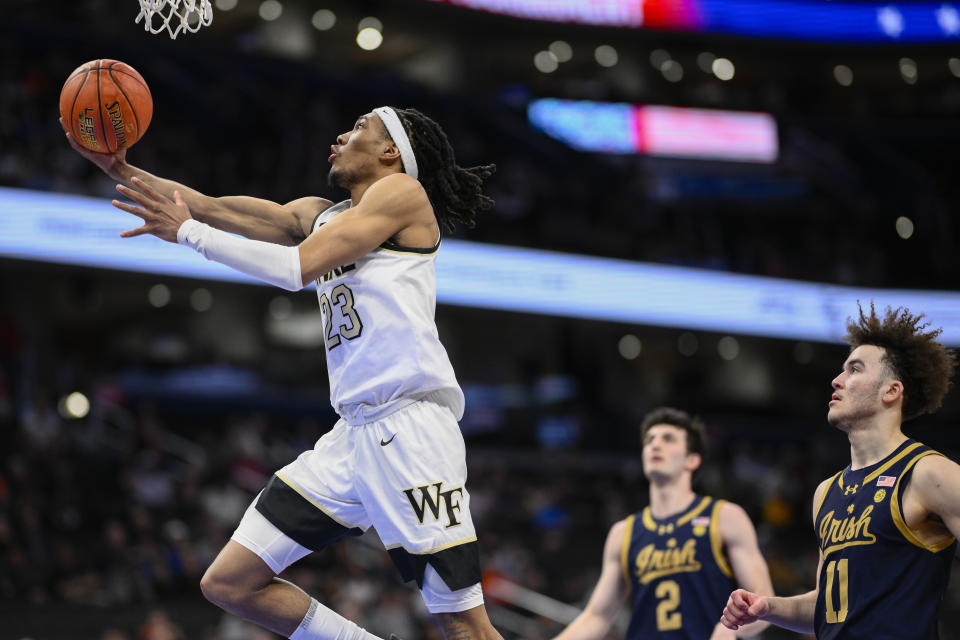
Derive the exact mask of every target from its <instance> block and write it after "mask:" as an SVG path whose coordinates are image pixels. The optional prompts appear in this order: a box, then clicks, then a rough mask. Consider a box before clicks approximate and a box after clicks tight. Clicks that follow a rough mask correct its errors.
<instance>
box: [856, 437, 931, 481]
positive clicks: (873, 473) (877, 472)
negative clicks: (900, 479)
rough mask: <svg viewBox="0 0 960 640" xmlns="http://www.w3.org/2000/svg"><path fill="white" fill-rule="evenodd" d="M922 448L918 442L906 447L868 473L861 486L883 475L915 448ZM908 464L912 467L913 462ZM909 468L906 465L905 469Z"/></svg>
mask: <svg viewBox="0 0 960 640" xmlns="http://www.w3.org/2000/svg"><path fill="white" fill-rule="evenodd" d="M922 446H923V444H922V443H920V442H914V443H913V444H912V445H910V446H909V447H907V448H906V449H904V450H903V451H901V452H900V453H898V454H897V455H895V456H894V457H893V458H892V459H891V460H888V461H887V462H886V463H885V464H884V465H883V466H882V467H880V468H879V469H876V470H874V471H871V472H870V475H868V476H867V477H866V478H864V479H863V486H867V484H868V483H869V482H870V481H871V480H873V479H874V478H876V477H877V476H879V475H880V474H881V473H883V472H884V471H886V470H887V469H889V468H890V467H892V466H893V465H894V464H896V463H897V462H898V461H899V460H900V459H902V458H903V457H904V456H906V455H907V454H909V453H910V452H911V451H913V450H914V449H916V448H917V447H922ZM931 453H934V452H931ZM918 459H919V458H918ZM910 464H911V465H912V464H913V462H911V463H910ZM909 468H910V466H909V465H908V466H907V469H909ZM905 471H906V469H904V472H905ZM900 475H903V474H902V473H901V474H900Z"/></svg>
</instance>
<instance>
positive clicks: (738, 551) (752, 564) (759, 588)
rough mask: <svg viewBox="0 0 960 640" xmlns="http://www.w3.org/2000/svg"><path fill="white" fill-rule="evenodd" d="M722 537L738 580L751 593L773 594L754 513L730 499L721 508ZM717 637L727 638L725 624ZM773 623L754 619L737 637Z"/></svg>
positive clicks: (715, 634)
mask: <svg viewBox="0 0 960 640" xmlns="http://www.w3.org/2000/svg"><path fill="white" fill-rule="evenodd" d="M718 519H719V523H718V524H719V526H720V536H721V538H722V540H723V546H724V548H725V549H726V552H727V558H728V559H729V560H730V567H731V569H732V570H733V576H734V579H735V580H736V581H737V584H738V585H739V586H740V587H741V588H742V589H744V590H745V591H747V592H749V593H753V594H755V595H758V596H772V595H773V583H772V582H771V581H770V571H769V570H768V569H767V562H766V560H764V559H763V554H761V553H760V547H759V545H758V544H757V532H756V530H755V529H754V527H753V523H752V522H751V521H750V516H748V515H747V512H746V511H744V510H743V508H742V507H740V506H739V505H736V504H733V503H732V502H726V503H724V504H723V505H722V506H721V507H720V513H719V516H718ZM717 626H718V628H717V629H716V632H715V633H714V637H715V638H720V637H723V630H722V628H721V627H722V625H721V624H718V625H717ZM767 626H769V623H768V622H766V621H763V620H758V621H756V622H753V623H751V624H749V625H747V626H746V627H741V628H740V629H738V630H737V634H736V635H737V637H749V636H752V635H755V634H757V633H760V632H761V631H763V630H764V629H765V628H766V627H767Z"/></svg>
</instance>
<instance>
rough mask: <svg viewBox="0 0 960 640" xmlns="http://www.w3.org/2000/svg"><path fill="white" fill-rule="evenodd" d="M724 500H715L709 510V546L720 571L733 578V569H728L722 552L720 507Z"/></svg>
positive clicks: (728, 565)
mask: <svg viewBox="0 0 960 640" xmlns="http://www.w3.org/2000/svg"><path fill="white" fill-rule="evenodd" d="M724 502H726V501H725V500H717V501H716V503H715V504H714V505H713V510H712V511H711V512H710V548H711V549H712V550H713V559H714V560H715V561H716V563H717V566H718V567H720V571H722V572H723V573H724V575H726V576H727V577H728V578H733V571H732V570H731V569H730V563H728V562H727V557H726V556H725V555H724V553H723V538H722V536H721V535H720V508H721V507H722V506H723V503H724Z"/></svg>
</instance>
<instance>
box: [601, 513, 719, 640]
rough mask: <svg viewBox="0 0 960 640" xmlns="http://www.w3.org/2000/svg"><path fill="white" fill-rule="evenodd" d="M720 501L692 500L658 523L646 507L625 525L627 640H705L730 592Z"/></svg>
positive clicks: (621, 556)
mask: <svg viewBox="0 0 960 640" xmlns="http://www.w3.org/2000/svg"><path fill="white" fill-rule="evenodd" d="M722 504H723V501H722V500H714V499H713V498H711V497H709V496H696V497H695V498H694V500H693V502H692V503H691V504H690V505H689V506H688V507H687V508H686V509H685V510H683V511H681V512H680V513H679V514H677V515H674V516H671V517H669V518H665V519H663V520H657V519H656V518H654V517H653V515H652V514H651V513H650V507H647V508H646V509H644V510H643V511H641V512H639V513H635V514H633V515H632V516H630V517H629V518H627V521H626V525H627V528H626V531H625V532H624V536H623V547H622V551H621V553H620V563H621V566H622V567H623V572H624V578H625V579H626V580H627V583H628V584H629V585H630V601H631V605H632V608H631V615H630V626H629V628H628V629H627V640H649V639H650V638H662V639H664V640H666V639H675V640H681V639H683V640H706V639H707V638H709V637H710V634H711V633H713V629H714V627H716V626H717V622H719V620H720V614H721V613H722V612H723V607H724V605H725V604H726V603H727V598H728V597H729V596H730V592H731V591H732V590H733V589H734V582H733V572H732V571H731V570H730V565H729V563H728V562H727V559H726V556H725V555H724V552H723V541H722V539H721V536H720V527H719V523H718V522H717V518H718V516H719V513H720V506H721V505H722Z"/></svg>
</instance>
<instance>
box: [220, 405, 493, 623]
mask: <svg viewBox="0 0 960 640" xmlns="http://www.w3.org/2000/svg"><path fill="white" fill-rule="evenodd" d="M466 479H467V466H466V457H465V450H464V444H463V436H462V435H461V433H460V427H459V425H458V424H457V421H456V418H455V417H454V415H453V413H452V412H451V410H450V409H448V408H447V407H445V406H443V405H442V404H438V403H437V402H434V398H432V397H431V396H429V395H428V396H427V397H426V398H424V399H423V400H420V401H418V402H415V403H413V404H410V405H407V406H406V407H404V408H402V409H400V410H398V411H396V412H394V413H391V414H390V415H388V416H386V417H384V418H381V419H380V420H377V421H376V422H371V423H369V424H365V425H350V424H348V423H347V422H346V421H344V420H340V421H338V422H337V424H336V425H335V426H334V428H333V429H332V430H331V431H330V432H329V433H327V434H325V435H324V436H323V437H321V438H320V439H319V440H318V441H317V443H316V445H315V446H314V448H313V449H311V450H309V451H305V452H303V453H302V454H300V456H299V457H298V458H297V459H296V460H294V461H293V462H292V463H290V464H288V465H287V466H285V467H284V468H283V469H281V470H280V471H278V472H277V473H276V474H275V475H274V477H273V478H271V480H270V482H268V483H267V486H266V487H265V488H264V490H263V491H262V492H261V493H260V495H259V496H258V497H257V499H256V500H255V501H254V503H253V504H252V505H251V507H250V508H249V509H248V510H247V514H246V515H244V518H243V520H241V522H240V525H239V526H238V527H237V530H236V531H235V532H234V534H233V539H234V540H236V541H237V542H239V543H240V544H242V545H243V546H245V547H247V548H248V549H250V550H251V551H253V552H254V553H256V554H257V555H258V556H260V558H262V559H263V560H264V562H266V563H267V564H268V565H269V566H270V568H271V569H273V570H274V571H275V572H277V573H280V572H281V571H283V570H284V569H285V568H286V567H288V566H290V565H291V564H292V563H294V562H296V561H297V560H299V559H300V558H302V557H303V556H305V555H307V554H308V553H310V552H311V551H319V550H320V549H323V548H325V547H327V546H329V545H331V544H333V543H335V542H337V541H339V540H341V539H343V538H344V537H346V536H350V535H360V534H362V533H363V532H364V531H366V530H367V529H368V528H369V527H370V526H373V527H374V528H376V530H377V533H378V534H379V536H380V539H381V540H382V541H383V544H384V546H385V547H386V548H387V551H388V552H389V553H390V556H391V558H392V559H393V561H394V564H396V566H397V568H398V569H399V570H400V574H401V576H402V577H403V579H404V580H416V581H417V584H418V586H419V587H420V588H421V591H422V592H423V595H424V601H425V603H426V605H427V609H428V610H430V611H431V612H433V613H440V612H451V611H465V610H466V609H470V608H473V607H476V606H479V605H480V604H482V603H483V596H482V593H481V591H480V585H479V582H480V561H479V549H478V545H477V538H476V531H475V530H474V527H473V520H472V519H471V517H470V495H469V493H467V490H466V486H465V483H466ZM428 569H429V570H428ZM438 578H439V579H438Z"/></svg>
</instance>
